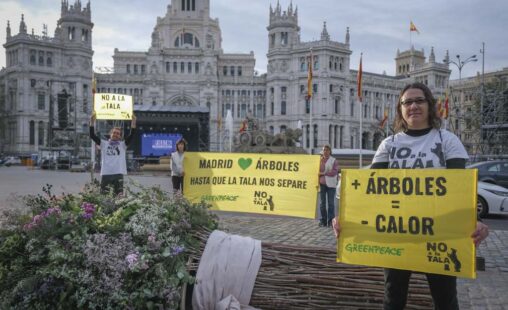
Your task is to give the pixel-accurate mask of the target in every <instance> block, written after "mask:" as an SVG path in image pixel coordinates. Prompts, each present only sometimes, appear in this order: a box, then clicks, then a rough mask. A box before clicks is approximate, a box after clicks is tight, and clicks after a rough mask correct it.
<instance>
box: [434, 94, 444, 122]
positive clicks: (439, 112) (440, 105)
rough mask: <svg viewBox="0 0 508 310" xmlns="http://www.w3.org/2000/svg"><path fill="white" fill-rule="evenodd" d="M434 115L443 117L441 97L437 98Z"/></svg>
mask: <svg viewBox="0 0 508 310" xmlns="http://www.w3.org/2000/svg"><path fill="white" fill-rule="evenodd" d="M436 115H437V117H439V118H442V117H443V104H442V102H441V97H439V98H438V99H437V108H436Z"/></svg>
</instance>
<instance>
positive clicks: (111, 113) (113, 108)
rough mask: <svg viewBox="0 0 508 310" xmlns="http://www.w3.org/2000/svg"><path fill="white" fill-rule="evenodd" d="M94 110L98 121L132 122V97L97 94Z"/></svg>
mask: <svg viewBox="0 0 508 310" xmlns="http://www.w3.org/2000/svg"><path fill="white" fill-rule="evenodd" d="M94 110H95V113H96V115H97V119H111V120H113V119H114V120H131V119H132V96H129V95H122V94H95V95H94Z"/></svg>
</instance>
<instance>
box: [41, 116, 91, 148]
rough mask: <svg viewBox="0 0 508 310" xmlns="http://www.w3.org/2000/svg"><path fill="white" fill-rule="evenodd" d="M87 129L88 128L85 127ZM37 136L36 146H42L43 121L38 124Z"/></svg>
mask: <svg viewBox="0 0 508 310" xmlns="http://www.w3.org/2000/svg"><path fill="white" fill-rule="evenodd" d="M87 128H88V127H87ZM38 134H39V135H38V136H39V139H38V141H37V142H38V143H37V144H38V145H44V122H43V121H40V122H39V128H38Z"/></svg>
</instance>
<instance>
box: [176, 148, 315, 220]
mask: <svg viewBox="0 0 508 310" xmlns="http://www.w3.org/2000/svg"><path fill="white" fill-rule="evenodd" d="M184 170H185V179H184V194H185V197H186V198H188V199H189V200H191V201H193V202H199V201H201V200H204V201H206V202H208V203H210V204H211V205H212V209H214V210H223V211H235V212H250V213H264V214H278V215H290V216H297V217H305V218H314V217H315V213H316V199H317V190H318V185H319V179H318V174H319V156H318V155H300V154H285V155H271V154H241V153H192V152H186V153H185V159H184Z"/></svg>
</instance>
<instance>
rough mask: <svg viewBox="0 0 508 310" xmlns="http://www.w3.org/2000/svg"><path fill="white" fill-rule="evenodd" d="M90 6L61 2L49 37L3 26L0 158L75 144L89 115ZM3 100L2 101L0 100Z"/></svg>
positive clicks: (22, 26) (24, 27) (21, 25)
mask: <svg viewBox="0 0 508 310" xmlns="http://www.w3.org/2000/svg"><path fill="white" fill-rule="evenodd" d="M92 28H93V23H92V21H91V10H90V3H88V4H87V5H86V6H85V7H82V5H81V2H80V1H79V0H78V1H76V2H75V3H74V5H69V3H68V1H66V0H65V1H62V5H61V15H60V19H59V20H58V22H57V26H56V29H55V32H54V37H50V36H48V33H47V27H45V31H44V33H43V34H42V35H35V34H34V33H33V30H32V33H31V34H30V33H28V31H27V25H26V23H25V20H24V16H23V15H21V22H20V23H19V32H18V33H17V34H16V35H13V34H12V30H11V26H10V22H7V28H6V32H7V41H6V42H5V44H4V45H3V46H4V48H5V53H6V62H7V63H6V65H7V66H6V68H3V69H2V71H1V73H0V82H1V84H0V88H1V90H0V152H2V153H10V154H18V155H23V154H25V155H26V154H31V153H37V152H38V151H39V150H40V148H42V147H46V146H48V145H50V143H49V142H50V141H51V145H52V146H55V147H60V146H63V145H67V146H70V145H75V144H79V143H80V142H79V141H78V140H79V139H78V137H80V136H83V135H86V134H87V132H88V118H89V115H90V111H91V102H92V100H91V87H90V84H91V79H92V55H93V51H92ZM2 95H3V97H1V96H2Z"/></svg>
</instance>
